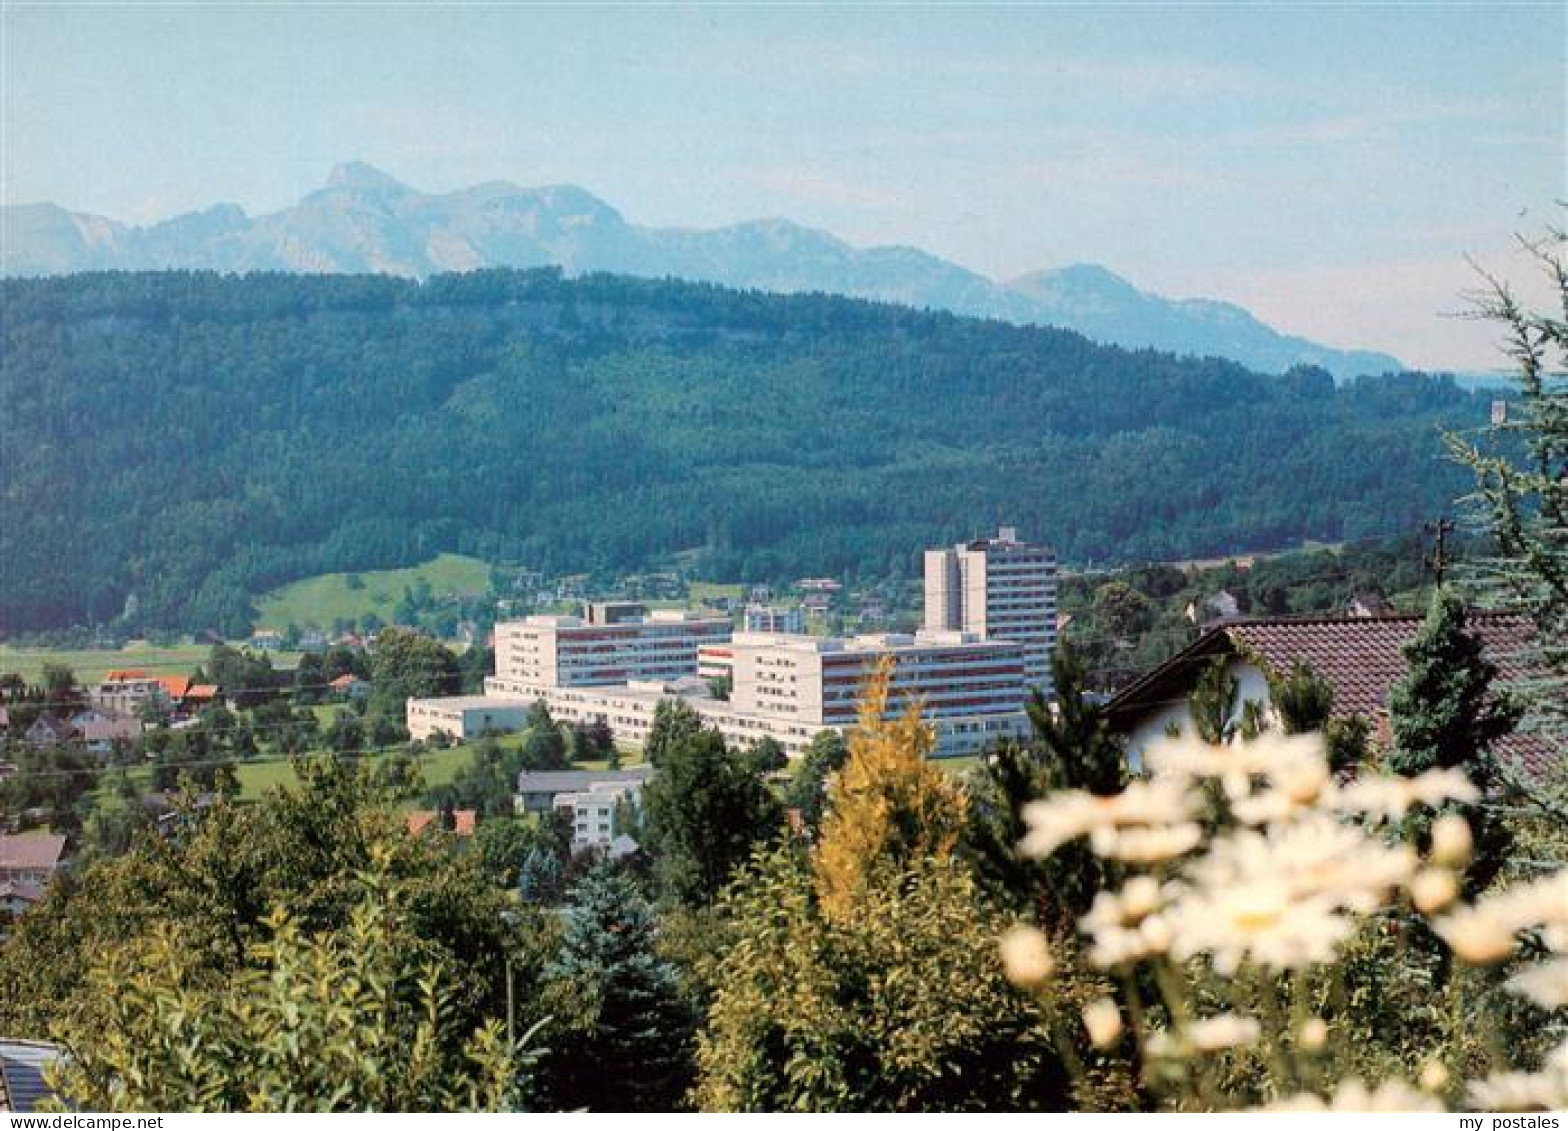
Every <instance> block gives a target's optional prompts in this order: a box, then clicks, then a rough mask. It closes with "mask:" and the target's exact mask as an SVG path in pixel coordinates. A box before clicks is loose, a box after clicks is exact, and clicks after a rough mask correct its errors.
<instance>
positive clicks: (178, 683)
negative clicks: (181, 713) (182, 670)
mask: <svg viewBox="0 0 1568 1131" xmlns="http://www.w3.org/2000/svg"><path fill="white" fill-rule="evenodd" d="M158 682H159V683H161V684H163V689H164V690H165V691H167V692H168V693H169V698H170V699H172V700H173V701H174V702H176V703H178V702H180V701H181V700H182V699H184V698H185V693H186V692H187V691H189V690H190V689H191V681H190V679H189V678H188V677H186V676H183V675H164V676H159V677H158Z"/></svg>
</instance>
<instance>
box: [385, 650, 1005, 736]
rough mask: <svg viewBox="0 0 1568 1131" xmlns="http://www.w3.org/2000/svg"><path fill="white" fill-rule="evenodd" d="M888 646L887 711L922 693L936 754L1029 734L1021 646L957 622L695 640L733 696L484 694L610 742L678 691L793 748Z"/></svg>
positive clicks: (845, 706)
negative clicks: (596, 726) (546, 711)
mask: <svg viewBox="0 0 1568 1131" xmlns="http://www.w3.org/2000/svg"><path fill="white" fill-rule="evenodd" d="M884 656H891V657H892V658H893V660H894V667H893V674H892V684H891V687H890V689H889V703H888V707H889V710H890V711H893V712H902V711H903V710H904V709H905V708H906V707H907V706H908V705H909V704H910V702H911V701H913V700H915V699H918V700H919V701H920V703H921V708H922V717H923V718H924V720H925V721H926V722H927V723H928V724H930V725H931V727H932V729H933V730H934V731H935V733H936V748H935V751H934V752H935V753H936V754H938V755H942V756H947V755H962V754H975V753H979V752H980V751H981V750H983V749H984V748H985V747H986V746H988V745H990V744H991V743H993V742H995V741H996V740H998V739H1001V738H1006V737H1019V736H1022V735H1024V734H1025V733H1026V732H1027V729H1028V721H1027V718H1026V716H1025V714H1024V711H1023V702H1024V658H1023V649H1022V647H1021V646H1020V645H1018V644H1016V643H1014V642H1011V641H1002V640H977V639H975V638H974V637H973V636H972V635H969V634H965V633H960V632H927V631H921V632H918V633H915V634H913V635H879V636H858V637H852V638H849V639H838V638H834V637H816V636H792V635H785V634H779V633H740V634H737V635H736V636H735V638H734V639H733V640H732V641H730V642H728V643H725V644H711V645H704V646H703V648H702V664H703V670H704V672H706V673H708V674H710V675H711V674H728V675H730V676H731V677H732V679H733V689H732V691H731V695H730V699H729V701H721V700H717V699H714V698H713V697H712V695H711V694H710V692H709V689H708V686H707V684H706V683H705V682H704V681H703V680H702V679H699V678H696V677H692V676H687V677H683V678H681V679H677V680H667V681H658V680H633V681H630V682H627V683H624V684H614V685H578V686H569V687H560V686H553V687H552V686H548V685H545V684H527V685H524V684H520V683H516V682H513V681H506V680H502V679H501V678H500V677H495V678H492V679H491V680H489V681H487V687H488V689H489V690H490V691H491V697H490V698H489V699H487V700H485V701H484V702H486V703H493V702H494V701H495V699H496V698H497V697H500V698H504V697H506V696H508V695H515V696H517V697H518V698H519V700H521V701H523V702H525V703H526V702H529V701H532V700H534V699H543V700H544V701H545V703H546V704H547V705H548V706H549V708H550V713H551V714H552V715H553V716H554V717H555V718H556V719H557V720H559V721H562V722H582V723H586V722H592V721H594V720H603V721H604V722H605V723H607V724H608V725H609V726H610V728H611V730H613V731H614V732H615V737H616V738H617V739H618V740H620V741H622V742H627V743H631V744H634V745H640V744H641V743H643V742H645V741H646V740H647V738H648V734H649V732H650V731H651V730H652V727H653V722H654V717H655V713H656V712H657V710H658V707H659V704H660V703H661V702H663V701H664V700H667V699H681V700H683V701H685V702H686V703H688V704H690V705H691V707H692V708H693V709H694V710H696V711H697V713H698V714H700V715H702V717H703V718H704V719H705V720H707V722H708V723H709V724H710V725H712V726H714V727H716V728H717V729H718V730H719V732H720V733H721V734H723V735H724V736H725V737H726V738H728V739H730V740H731V741H735V742H752V741H755V740H757V739H760V738H772V739H774V740H775V741H777V742H778V743H779V744H780V745H781V746H783V747H784V749H785V751H786V752H787V753H789V754H798V753H800V752H801V751H803V750H804V749H805V748H806V747H807V746H808V745H809V744H810V742H811V740H812V738H814V737H815V736H816V735H817V734H818V733H820V732H821V731H824V730H838V731H841V732H843V731H847V730H849V729H850V728H851V727H852V726H854V724H855V722H856V720H857V718H858V715H859V703H860V692H861V689H862V688H863V686H864V683H865V679H866V677H867V675H869V674H870V672H871V670H872V669H873V668H874V667H875V666H876V664H877V662H878V661H879V660H881V659H882V658H883V657H884ZM440 702H441V701H440V700H434V701H421V700H410V701H409V718H410V723H409V729H410V732H413V730H414V712H415V710H416V708H424V706H425V704H426V703H435V704H439V703H440Z"/></svg>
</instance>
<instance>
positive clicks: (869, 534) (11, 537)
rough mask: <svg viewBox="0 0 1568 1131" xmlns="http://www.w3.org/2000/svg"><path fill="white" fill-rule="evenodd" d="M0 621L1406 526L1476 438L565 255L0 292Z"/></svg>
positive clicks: (209, 621) (1414, 405)
mask: <svg viewBox="0 0 1568 1131" xmlns="http://www.w3.org/2000/svg"><path fill="white" fill-rule="evenodd" d="M0 295H3V299H4V301H3V304H0V335H3V338H0V341H3V345H0V404H3V405H4V406H5V422H4V423H5V427H4V428H3V429H0V467H3V476H4V479H3V485H0V487H3V489H0V581H3V585H0V634H5V633H15V632H24V631H33V630H39V629H47V628H53V627H60V626H64V625H70V624H81V623H89V622H107V621H111V620H114V619H115V618H118V617H122V616H123V615H124V613H125V611H126V609H127V600H128V598H130V597H133V596H134V598H135V601H134V602H133V603H132V604H133V607H134V608H135V610H136V612H135V615H134V618H133V619H134V620H135V621H136V622H137V623H138V624H139V625H140V626H144V627H162V628H172V629H188V630H189V629H202V628H215V629H218V630H220V631H224V632H228V633H235V632H242V631H244V630H245V629H246V628H248V626H249V624H250V623H251V621H252V618H253V610H252V608H251V598H252V596H253V595H254V594H256V593H258V592H260V591H263V590H265V589H267V588H269V587H272V586H275V585H277V584H279V583H281V582H284V581H288V580H291V579H294V578H297V577H301V576H306V575H310V574H315V573H319V572H323V571H328V570H347V569H372V568H378V567H390V566H400V565H409V564H413V563H415V562H418V561H422V560H426V559H428V558H429V557H431V556H432V555H433V554H435V553H437V552H441V551H451V552H457V553H465V554H472V555H474V556H477V557H480V558H483V559H485V560H488V561H511V562H518V563H526V564H527V565H529V566H531V567H534V568H539V569H543V570H547V571H548V570H555V571H571V570H596V569H615V568H636V567H638V566H641V565H643V564H645V563H647V562H649V561H651V560H654V559H656V558H658V557H660V556H662V555H666V554H669V553H671V552H675V551H683V550H692V551H697V552H698V553H697V556H696V558H695V559H693V561H694V566H695V567H696V568H700V569H702V570H703V571H704V572H705V573H706V574H707V575H708V576H723V577H731V578H744V579H747V580H771V579H777V578H780V577H785V576H789V575H791V574H795V573H798V572H808V571H809V572H812V573H824V572H826V573H871V574H876V575H885V574H888V573H894V572H905V573H907V572H912V571H913V570H914V568H915V564H916V554H917V553H918V551H919V550H920V548H921V547H922V546H925V545H928V544H935V543H937V542H940V541H943V540H948V539H955V538H959V537H964V536H968V535H970V534H971V533H973V532H975V531H977V530H980V529H984V528H988V527H990V526H991V525H992V524H994V523H995V522H997V521H999V520H1000V521H1007V522H1011V523H1015V524H1017V525H1018V526H1019V527H1020V528H1021V529H1022V530H1023V531H1024V532H1025V533H1026V534H1027V535H1029V536H1030V537H1034V538H1040V539H1045V540H1049V541H1051V542H1053V543H1054V544H1055V545H1056V546H1057V547H1058V549H1059V550H1060V552H1061V554H1062V556H1063V558H1064V559H1065V560H1067V561H1069V562H1079V563H1083V562H1096V563H1105V562H1114V561H1135V560H1140V559H1150V558H1167V557H1179V556H1185V555H1209V554H1223V553H1229V552H1235V551H1239V550H1244V549H1267V548H1270V547H1275V546H1281V545H1286V544H1289V543H1293V542H1296V541H1298V540H1300V539H1303V538H1315V539H1321V540H1327V541H1333V540H1338V539H1344V538H1359V537H1364V536H1367V535H1371V534H1379V533H1384V532H1399V531H1409V530H1412V529H1413V528H1414V527H1415V526H1416V525H1417V524H1418V523H1419V522H1420V521H1421V520H1422V519H1424V518H1428V517H1430V516H1432V515H1433V514H1435V513H1437V512H1439V511H1441V510H1442V509H1443V508H1445V507H1446V506H1447V505H1448V503H1449V501H1450V500H1451V499H1452V498H1454V496H1455V495H1457V494H1459V493H1460V491H1461V490H1462V489H1463V487H1464V483H1465V476H1464V473H1463V472H1462V471H1461V470H1460V469H1459V468H1457V467H1454V466H1451V465H1449V464H1447V463H1446V462H1445V461H1444V460H1443V459H1442V458H1441V456H1440V443H1439V436H1438V429H1439V427H1440V426H1444V427H1461V428H1463V427H1472V426H1475V425H1478V424H1480V423H1482V422H1484V419H1485V415H1486V410H1487V401H1486V399H1484V397H1483V396H1482V395H1480V394H1474V393H1467V392H1464V391H1462V390H1460V389H1459V388H1457V387H1456V386H1455V385H1454V384H1453V383H1452V382H1451V381H1449V380H1447V379H1438V378H1431V377H1426V376H1419V375H1404V376H1388V377H1381V378H1371V379H1362V380H1360V381H1358V382H1355V383H1352V384H1349V385H1345V386H1341V387H1338V388H1336V387H1335V385H1334V383H1333V381H1332V380H1331V379H1330V377H1329V375H1328V374H1327V373H1324V372H1322V371H1320V370H1311V369H1299V370H1296V371H1292V372H1291V373H1288V374H1286V375H1285V376H1283V377H1265V376H1261V375H1258V374H1254V373H1250V372H1248V371H1247V370H1245V369H1243V368H1241V367H1239V366H1237V365H1235V364H1232V363H1229V362H1225V361H1219V360H1213V359H1178V358H1175V357H1172V356H1170V355H1166V354H1160V353H1156V352H1153V351H1126V350H1121V349H1116V348H1109V347H1103V346H1098V345H1095V344H1093V343H1091V342H1089V341H1088V340H1086V339H1084V338H1082V337H1080V336H1078V335H1076V334H1072V333H1067V332H1062V331H1055V330H1049V329H1040V328H1028V327H1020V326H1013V325H1008V324H1004V323H998V322H988V321H982V320H977V319H969V318H960V317H956V316H953V315H948V314H939V313H930V312H921V311H915V310H910V309H906V308H901V307H896V306H890V305H880V304H875V303H868V302H862V301H854V300H848V299H842V298H836V297H828V296H820V295H809V296H787V297H786V296H776V295H764V294H761V293H755V292H738V291H731V290H725V289H723V288H720V287H714V286H706V285H694V284H687V283H681V282H675V281H647V280H634V279H629V278H621V277H614V276H602V275H596V276H586V277H582V278H578V279H571V280H568V279H565V278H563V277H562V276H561V275H560V273H559V272H556V271H553V270H541V271H484V272H476V273H473V274H467V275H451V276H441V277H437V278H434V279H431V280H428V281H427V282H425V283H422V284H421V283H416V282H412V281H407V280H398V279H391V278H384V277H369V276H365V277H309V276H292V275H282V274H268V275H250V276H244V277H226V276H219V275H216V274H211V273H184V272H160V273H145V274H123V273H107V274H92V275H76V276H68V277H64V278H54V279H35V280H7V281H5V282H4V283H3V284H0Z"/></svg>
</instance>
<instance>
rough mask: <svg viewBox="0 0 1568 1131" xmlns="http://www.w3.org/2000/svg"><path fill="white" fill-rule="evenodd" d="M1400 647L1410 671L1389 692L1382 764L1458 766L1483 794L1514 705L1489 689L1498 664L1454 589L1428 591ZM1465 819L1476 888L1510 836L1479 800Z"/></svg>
mask: <svg viewBox="0 0 1568 1131" xmlns="http://www.w3.org/2000/svg"><path fill="white" fill-rule="evenodd" d="M1403 651H1404V655H1405V658H1406V660H1408V661H1409V664H1410V669H1409V671H1407V672H1406V673H1405V676H1404V678H1403V679H1401V680H1400V681H1399V682H1398V683H1396V684H1395V685H1394V687H1393V688H1392V689H1391V690H1390V692H1389V697H1388V712H1389V722H1390V724H1391V725H1392V728H1393V732H1394V745H1393V748H1392V749H1391V750H1389V751H1388V753H1387V754H1386V756H1385V757H1384V760H1383V761H1384V765H1385V766H1386V767H1387V768H1388V769H1389V770H1390V771H1392V772H1393V773H1396V774H1401V775H1404V776H1406V777H1413V776H1415V775H1417V774H1421V773H1424V772H1425V771H1427V770H1433V769H1448V768H1458V769H1461V770H1463V771H1464V773H1465V776H1466V777H1468V778H1469V779H1470V781H1471V783H1472V784H1473V785H1475V787H1476V788H1477V789H1478V790H1479V791H1480V792H1481V794H1482V796H1483V798H1484V797H1485V796H1486V795H1487V794H1489V793H1491V792H1492V790H1493V787H1494V786H1495V785H1496V784H1497V781H1498V764H1497V759H1496V756H1495V754H1494V752H1493V749H1492V748H1493V747H1494V746H1495V745H1496V743H1497V741H1498V740H1499V739H1501V738H1502V737H1504V736H1505V735H1507V734H1508V733H1509V732H1511V731H1512V730H1513V728H1514V725H1515V723H1516V722H1517V721H1518V718H1519V714H1520V709H1519V706H1518V704H1517V703H1515V702H1514V701H1513V700H1512V699H1510V698H1509V697H1507V696H1506V695H1500V694H1497V693H1496V692H1495V691H1494V690H1493V687H1492V683H1493V680H1494V679H1496V677H1497V667H1496V665H1494V664H1493V663H1492V662H1491V661H1489V660H1488V659H1486V658H1485V656H1483V655H1482V649H1481V641H1480V640H1479V639H1478V638H1476V637H1475V636H1474V635H1472V634H1471V633H1470V632H1468V631H1467V630H1466V628H1465V609H1464V603H1463V602H1462V601H1461V600H1460V599H1459V596H1458V595H1457V594H1456V593H1454V592H1453V591H1452V590H1449V589H1439V590H1438V591H1437V592H1436V593H1434V594H1433V596H1432V605H1431V608H1430V609H1429V610H1428V612H1427V616H1426V620H1425V621H1424V622H1423V623H1422V625H1421V629H1420V631H1419V632H1417V633H1416V636H1415V639H1413V640H1412V641H1411V642H1410V643H1409V644H1407V645H1406V646H1405V648H1404V650H1403ZM1471 824H1472V825H1473V826H1475V852H1474V856H1473V859H1472V862H1471V865H1470V870H1469V872H1468V874H1467V886H1468V887H1469V888H1470V889H1471V890H1472V891H1478V890H1480V889H1481V888H1484V887H1485V886H1486V885H1487V884H1488V883H1490V881H1491V880H1492V879H1493V878H1494V877H1495V876H1496V875H1497V874H1498V872H1499V871H1500V870H1501V868H1502V866H1503V864H1504V862H1505V859H1506V857H1507V855H1508V848H1509V845H1510V843H1511V835H1510V834H1509V832H1508V830H1507V828H1506V826H1505V824H1504V822H1503V820H1502V819H1501V817H1500V816H1499V815H1498V814H1497V813H1495V812H1494V811H1493V810H1492V809H1491V808H1490V807H1489V806H1486V805H1485V804H1483V805H1482V806H1481V807H1480V808H1479V809H1478V811H1477V812H1476V813H1475V814H1474V815H1473V816H1472V819H1471ZM1422 825H1424V822H1421V824H1420V825H1418V828H1420V827H1421V826H1422Z"/></svg>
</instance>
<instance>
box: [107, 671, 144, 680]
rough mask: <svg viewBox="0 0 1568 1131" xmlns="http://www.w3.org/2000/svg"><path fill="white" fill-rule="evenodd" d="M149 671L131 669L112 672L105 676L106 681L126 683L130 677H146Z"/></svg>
mask: <svg viewBox="0 0 1568 1131" xmlns="http://www.w3.org/2000/svg"><path fill="white" fill-rule="evenodd" d="M146 678H147V673H146V672H143V671H136V670H135V669H131V670H129V671H123V672H110V673H109V674H108V675H106V676H104V677H103V681H104V682H105V683H124V682H125V681H126V680H128V679H146Z"/></svg>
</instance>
